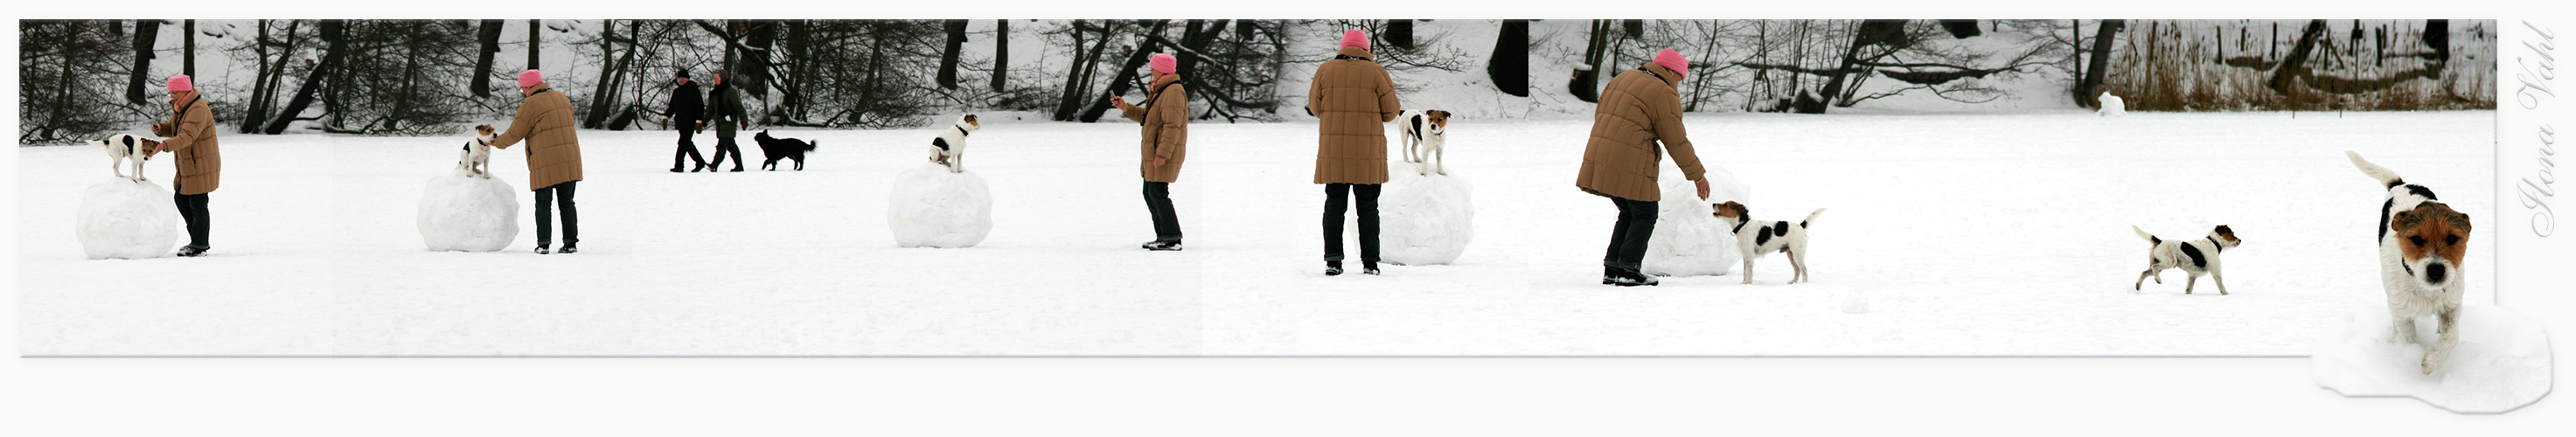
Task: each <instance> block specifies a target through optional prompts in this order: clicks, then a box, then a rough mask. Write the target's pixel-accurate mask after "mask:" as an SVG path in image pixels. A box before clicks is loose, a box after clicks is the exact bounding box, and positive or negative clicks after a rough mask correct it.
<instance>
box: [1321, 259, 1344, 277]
mask: <svg viewBox="0 0 2576 437" xmlns="http://www.w3.org/2000/svg"><path fill="white" fill-rule="evenodd" d="M1341 275H1342V262H1341V261H1325V262H1324V276H1341Z"/></svg>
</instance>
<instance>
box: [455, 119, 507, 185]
mask: <svg viewBox="0 0 2576 437" xmlns="http://www.w3.org/2000/svg"><path fill="white" fill-rule="evenodd" d="M499 136H500V134H499V133H497V132H493V131H492V125H488V124H483V125H475V126H474V139H472V140H467V141H465V151H463V152H458V153H457V154H456V169H457V170H464V171H465V172H466V174H469V175H473V176H479V177H482V178H484V179H491V178H492V139H493V138H495V137H499Z"/></svg>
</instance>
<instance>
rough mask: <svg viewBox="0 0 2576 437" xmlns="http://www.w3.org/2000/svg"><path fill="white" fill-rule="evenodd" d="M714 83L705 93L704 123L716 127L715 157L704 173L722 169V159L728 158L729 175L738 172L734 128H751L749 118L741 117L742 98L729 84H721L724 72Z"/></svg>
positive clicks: (739, 154) (739, 163) (739, 158)
mask: <svg viewBox="0 0 2576 437" xmlns="http://www.w3.org/2000/svg"><path fill="white" fill-rule="evenodd" d="M715 81H716V89H715V90H714V91H708V92H707V118H706V123H707V124H711V125H715V127H716V153H715V155H716V156H715V159H714V160H711V161H709V163H708V164H707V171H715V170H716V167H717V166H721V165H724V160H725V157H727V156H731V157H733V171H736V172H740V171H742V148H741V147H736V146H734V143H733V135H734V133H735V129H737V128H741V129H749V128H751V117H749V116H745V115H743V111H742V95H741V94H740V93H736V92H734V90H733V84H730V83H725V74H724V72H722V71H718V72H716V75H715Z"/></svg>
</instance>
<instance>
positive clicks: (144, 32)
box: [63, 20, 161, 105]
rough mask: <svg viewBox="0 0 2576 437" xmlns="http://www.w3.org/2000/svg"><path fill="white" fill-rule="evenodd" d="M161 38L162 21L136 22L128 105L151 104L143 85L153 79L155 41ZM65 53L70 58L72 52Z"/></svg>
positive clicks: (128, 84) (126, 96) (126, 88)
mask: <svg viewBox="0 0 2576 437" xmlns="http://www.w3.org/2000/svg"><path fill="white" fill-rule="evenodd" d="M160 36H161V20H134V72H133V74H130V75H128V76H127V78H126V82H125V101H126V102H128V103H133V104H136V105H146V104H150V103H149V102H145V101H143V97H144V96H143V84H144V81H145V80H148V78H150V77H152V46H153V40H155V39H158V38H159V37H160ZM63 53H64V56H70V53H71V52H70V51H64V52H63ZM64 59H70V58H64ZM66 62H69V61H66Z"/></svg>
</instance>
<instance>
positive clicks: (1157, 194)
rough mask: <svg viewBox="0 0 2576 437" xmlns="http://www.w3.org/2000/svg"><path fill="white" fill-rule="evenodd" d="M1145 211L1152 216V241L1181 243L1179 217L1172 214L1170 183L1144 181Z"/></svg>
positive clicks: (1177, 214)
mask: <svg viewBox="0 0 2576 437" xmlns="http://www.w3.org/2000/svg"><path fill="white" fill-rule="evenodd" d="M1145 210H1146V211H1147V212H1151V213H1153V214H1154V241H1181V216H1180V213H1176V212H1172V183H1170V182H1154V181H1145Z"/></svg>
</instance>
